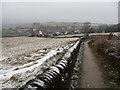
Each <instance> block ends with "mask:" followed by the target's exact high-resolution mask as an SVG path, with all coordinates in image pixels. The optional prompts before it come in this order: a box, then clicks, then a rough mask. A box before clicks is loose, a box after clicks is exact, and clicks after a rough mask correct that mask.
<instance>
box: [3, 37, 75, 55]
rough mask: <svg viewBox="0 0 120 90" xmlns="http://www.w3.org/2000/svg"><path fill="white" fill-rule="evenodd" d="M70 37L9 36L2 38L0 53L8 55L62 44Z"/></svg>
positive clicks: (68, 40)
mask: <svg viewBox="0 0 120 90" xmlns="http://www.w3.org/2000/svg"><path fill="white" fill-rule="evenodd" d="M72 40H76V39H75V38H74V39H71V38H61V39H59V38H57V39H56V38H39V37H11V38H2V50H3V53H2V55H3V56H4V57H6V56H7V57H9V56H11V55H13V56H16V55H19V54H23V53H27V52H31V51H35V50H38V49H44V48H53V47H59V46H64V45H67V44H68V43H70V42H71V41H72Z"/></svg>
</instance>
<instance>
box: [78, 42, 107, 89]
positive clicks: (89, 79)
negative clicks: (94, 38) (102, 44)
mask: <svg viewBox="0 0 120 90" xmlns="http://www.w3.org/2000/svg"><path fill="white" fill-rule="evenodd" d="M96 60H97V57H95V56H94V54H93V52H92V51H91V49H90V48H89V46H88V41H87V42H85V43H84V51H83V60H82V64H81V65H82V66H81V72H80V73H81V74H80V80H79V88H108V86H107V85H105V84H104V78H103V77H102V72H101V70H100V68H99V66H98V64H97V63H96Z"/></svg>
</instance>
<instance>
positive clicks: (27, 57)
mask: <svg viewBox="0 0 120 90" xmlns="http://www.w3.org/2000/svg"><path fill="white" fill-rule="evenodd" d="M75 40H77V38H60V39H59V38H37V37H12V38H3V40H2V42H3V43H2V45H3V48H2V49H3V53H2V55H3V57H2V58H1V59H0V64H1V65H0V88H3V87H7V88H12V87H14V88H17V87H20V86H21V85H23V84H25V83H26V82H27V81H28V80H30V79H32V78H33V77H35V76H36V75H38V74H40V73H42V72H43V70H44V69H46V68H47V67H49V66H50V65H53V64H55V62H56V60H57V59H58V58H59V57H60V56H61V55H62V54H63V52H64V51H65V50H67V49H68V48H69V47H70V46H71V45H72V44H73V43H74V41H75Z"/></svg>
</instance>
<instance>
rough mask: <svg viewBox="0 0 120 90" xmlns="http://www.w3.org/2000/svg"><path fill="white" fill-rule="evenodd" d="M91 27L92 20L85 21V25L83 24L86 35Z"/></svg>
mask: <svg viewBox="0 0 120 90" xmlns="http://www.w3.org/2000/svg"><path fill="white" fill-rule="evenodd" d="M90 27H91V23H90V22H85V23H83V26H82V30H83V33H86V35H88V34H89V30H90Z"/></svg>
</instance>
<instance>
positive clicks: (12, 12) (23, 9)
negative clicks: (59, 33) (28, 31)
mask: <svg viewBox="0 0 120 90" xmlns="http://www.w3.org/2000/svg"><path fill="white" fill-rule="evenodd" d="M2 12H3V13H2V19H3V23H31V22H48V21H59V22H60V21H65V22H85V21H90V22H93V23H110V24H111V23H118V3H117V2H4V3H3V8H2Z"/></svg>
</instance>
